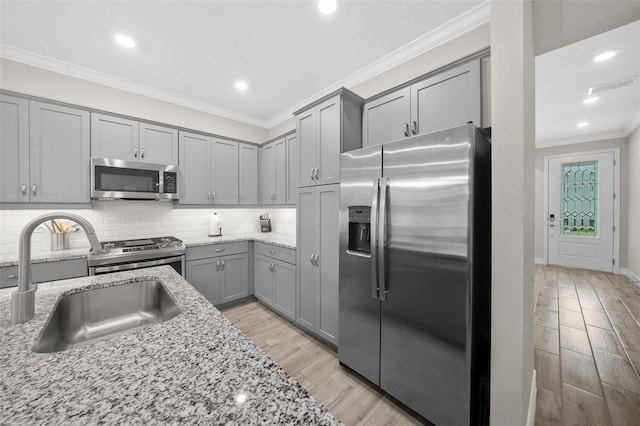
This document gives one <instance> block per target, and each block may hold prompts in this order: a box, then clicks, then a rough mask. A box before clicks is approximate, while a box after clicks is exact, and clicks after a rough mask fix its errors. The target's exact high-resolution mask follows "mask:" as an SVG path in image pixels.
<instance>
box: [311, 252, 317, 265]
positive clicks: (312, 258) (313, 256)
mask: <svg viewBox="0 0 640 426" xmlns="http://www.w3.org/2000/svg"><path fill="white" fill-rule="evenodd" d="M315 256H316V255H315V254H312V255H311V264H312V265H315V263H313V260H314V259H315Z"/></svg>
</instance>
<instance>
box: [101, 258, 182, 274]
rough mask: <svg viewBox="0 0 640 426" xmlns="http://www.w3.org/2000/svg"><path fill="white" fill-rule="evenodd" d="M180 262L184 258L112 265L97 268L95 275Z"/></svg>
mask: <svg viewBox="0 0 640 426" xmlns="http://www.w3.org/2000/svg"><path fill="white" fill-rule="evenodd" d="M180 261H182V256H175V257H165V258H162V259H155V260H145V261H142V262H132V263H120V264H118V265H111V266H96V267H95V274H96V275H98V274H106V273H108V272H116V271H129V270H131V269H140V268H150V267H152V266H161V265H167V264H169V263H173V262H180Z"/></svg>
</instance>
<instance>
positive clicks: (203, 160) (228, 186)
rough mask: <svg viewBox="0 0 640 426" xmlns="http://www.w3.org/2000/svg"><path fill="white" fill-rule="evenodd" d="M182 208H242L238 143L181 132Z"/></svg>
mask: <svg viewBox="0 0 640 426" xmlns="http://www.w3.org/2000/svg"><path fill="white" fill-rule="evenodd" d="M179 140H180V142H179V147H180V149H179V151H180V156H179V158H180V161H179V165H180V182H179V185H180V201H179V202H180V204H238V143H237V142H233V141H227V140H224V139H218V138H211V137H209V136H203V135H200V134H197V133H188V132H180V134H179Z"/></svg>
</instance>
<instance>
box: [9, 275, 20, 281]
mask: <svg viewBox="0 0 640 426" xmlns="http://www.w3.org/2000/svg"><path fill="white" fill-rule="evenodd" d="M16 278H18V276H17V275H16V274H9V275H7V279H10V280H15V279H16Z"/></svg>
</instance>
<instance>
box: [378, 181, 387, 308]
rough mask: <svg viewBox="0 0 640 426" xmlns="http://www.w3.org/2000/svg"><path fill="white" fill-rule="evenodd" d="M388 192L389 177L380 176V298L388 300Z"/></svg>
mask: <svg viewBox="0 0 640 426" xmlns="http://www.w3.org/2000/svg"><path fill="white" fill-rule="evenodd" d="M387 192H389V178H386V177H383V178H380V206H379V209H380V213H379V214H378V226H379V229H378V244H377V245H376V250H377V251H378V281H379V282H380V296H379V298H380V300H382V301H383V302H384V301H386V300H387V292H388V290H387V283H386V279H385V278H386V270H385V263H386V260H385V252H386V250H387Z"/></svg>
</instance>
